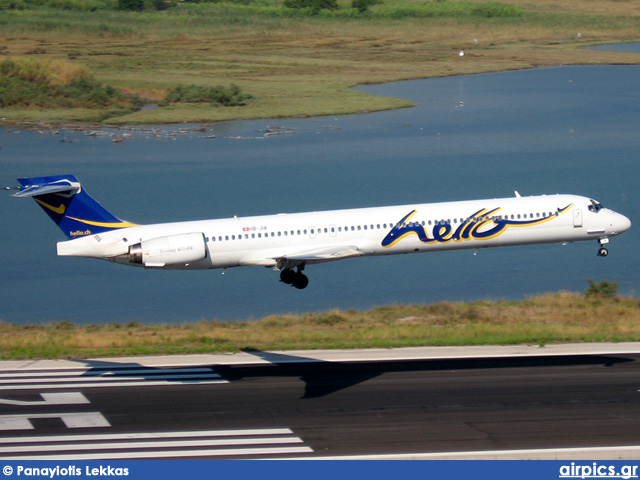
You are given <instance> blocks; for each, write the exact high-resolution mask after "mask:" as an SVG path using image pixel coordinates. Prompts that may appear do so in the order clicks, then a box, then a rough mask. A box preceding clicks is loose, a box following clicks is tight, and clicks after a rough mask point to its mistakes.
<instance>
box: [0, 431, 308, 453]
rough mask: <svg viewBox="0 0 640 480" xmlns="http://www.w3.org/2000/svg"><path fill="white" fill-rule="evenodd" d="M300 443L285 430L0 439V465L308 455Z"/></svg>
mask: <svg viewBox="0 0 640 480" xmlns="http://www.w3.org/2000/svg"><path fill="white" fill-rule="evenodd" d="M302 443H304V442H303V440H302V439H301V438H300V437H298V436H295V435H294V434H293V432H292V431H291V429H289V428H261V429H248V430H209V431H194V432H190V431H181V432H146V433H114V434H89V435H55V436H30V437H5V438H0V444H4V445H5V446H3V447H2V448H0V450H1V451H2V453H1V454H0V460H58V461H60V460H105V459H134V458H140V459H143V458H195V457H207V458H211V457H217V458H220V457H239V456H245V457H256V456H259V457H264V456H266V455H269V456H279V455H293V454H301V453H306V454H309V453H313V449H311V448H310V447H308V446H304V445H300V444H302ZM7 444H8V445H7ZM109 450H112V451H109ZM54 452H61V453H58V454H56V453H54Z"/></svg>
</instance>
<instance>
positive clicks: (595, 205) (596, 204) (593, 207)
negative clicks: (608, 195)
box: [589, 200, 603, 213]
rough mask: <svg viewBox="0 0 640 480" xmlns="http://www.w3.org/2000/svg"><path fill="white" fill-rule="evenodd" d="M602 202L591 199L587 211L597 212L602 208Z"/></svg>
mask: <svg viewBox="0 0 640 480" xmlns="http://www.w3.org/2000/svg"><path fill="white" fill-rule="evenodd" d="M602 208H603V207H602V204H601V203H600V202H596V201H595V200H591V205H589V211H590V212H593V213H598V212H599V211H600V210H602Z"/></svg>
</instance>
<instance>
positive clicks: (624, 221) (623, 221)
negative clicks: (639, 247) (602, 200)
mask: <svg viewBox="0 0 640 480" xmlns="http://www.w3.org/2000/svg"><path fill="white" fill-rule="evenodd" d="M612 226H613V229H614V230H615V232H616V233H622V232H626V231H627V230H629V229H630V228H631V220H629V219H628V218H627V217H625V216H624V215H621V214H619V213H617V214H616V218H615V220H614V221H613V225H612Z"/></svg>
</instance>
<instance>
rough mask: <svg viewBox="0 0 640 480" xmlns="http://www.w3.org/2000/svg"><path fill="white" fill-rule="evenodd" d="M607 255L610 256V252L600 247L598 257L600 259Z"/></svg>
mask: <svg viewBox="0 0 640 480" xmlns="http://www.w3.org/2000/svg"><path fill="white" fill-rule="evenodd" d="M607 255H609V250H607V249H606V248H604V247H600V249H599V250H598V256H599V257H606V256H607Z"/></svg>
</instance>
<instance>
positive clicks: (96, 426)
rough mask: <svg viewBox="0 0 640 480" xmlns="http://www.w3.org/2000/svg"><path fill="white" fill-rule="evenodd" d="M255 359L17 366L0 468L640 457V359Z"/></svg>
mask: <svg viewBox="0 0 640 480" xmlns="http://www.w3.org/2000/svg"><path fill="white" fill-rule="evenodd" d="M252 355H254V356H255V357H256V358H261V357H262V360H264V359H265V358H268V360H269V361H268V362H267V361H262V362H257V363H255V364H242V363H240V364H235V363H234V362H228V364H199V365H197V366H194V365H177V366H170V365H162V366H157V365H156V366H149V365H143V364H141V363H137V362H132V361H127V362H124V363H123V362H115V361H113V362H112V361H109V360H101V361H78V362H73V363H72V364H69V362H67V363H65V364H64V366H60V368H56V367H55V365H53V366H48V367H47V368H41V365H38V364H27V363H25V364H20V365H17V364H8V363H7V364H5V368H4V369H0V458H1V459H6V458H47V459H89V458H99V459H100V458H300V457H305V458H308V457H334V456H355V457H358V456H370V455H387V456H388V455H399V456H400V457H399V458H412V455H414V454H415V455H418V454H426V456H425V457H424V458H433V456H434V454H437V453H442V454H445V457H443V458H464V457H463V456H462V453H461V452H465V454H467V453H468V452H483V453H485V454H487V455H486V456H485V457H484V458H493V457H492V455H493V453H491V452H508V451H526V452H529V453H520V454H518V455H516V456H515V458H537V457H536V455H535V454H532V453H530V452H531V451H536V450H540V451H543V450H544V451H552V452H556V453H554V454H553V455H554V456H553V457H552V458H557V457H558V454H557V452H558V451H563V450H564V449H587V451H588V452H592V453H591V454H590V455H589V456H590V458H596V457H600V458H620V456H621V454H620V453H619V449H620V448H622V449H623V450H624V449H625V448H631V449H632V450H631V453H628V457H629V458H637V457H638V454H639V453H638V452H640V449H639V448H640V447H638V446H640V391H639V390H640V354H637V353H631V354H626V353H615V354H598V353H593V354H559V355H555V354H551V355H544V356H530V355H526V354H523V355H518V356H506V357H501V356H484V357H482V358H428V359H423V360H420V359H410V360H391V359H386V360H365V361H357V360H356V361H333V360H332V361H327V360H319V361H318V360H317V359H316V360H315V361H313V362H310V361H308V359H305V358H299V357H297V356H293V355H287V354H266V353H265V354H261V352H253V354H252ZM270 362H276V363H270ZM15 367H19V368H15ZM603 447H604V449H603ZM610 447H616V448H618V450H615V451H613V450H611V451H610V450H608V449H609V448H610ZM592 448H595V449H600V453H597V454H595V453H593V452H594V451H593V450H591V449H592ZM567 452H569V453H566V455H567V457H568V458H572V455H573V456H574V457H575V453H573V454H572V453H571V452H575V451H573V450H568V451H567ZM602 452H604V453H602ZM607 452H609V453H607ZM446 455H448V457H447V456H446ZM456 455H457V457H456ZM474 455H477V454H476V453H474ZM623 456H624V455H623ZM560 457H561V455H560ZM414 458H420V457H418V456H416V457H414ZM480 458H483V457H480ZM497 458H500V457H499V456H498V457H497Z"/></svg>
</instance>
